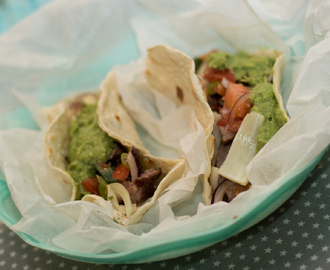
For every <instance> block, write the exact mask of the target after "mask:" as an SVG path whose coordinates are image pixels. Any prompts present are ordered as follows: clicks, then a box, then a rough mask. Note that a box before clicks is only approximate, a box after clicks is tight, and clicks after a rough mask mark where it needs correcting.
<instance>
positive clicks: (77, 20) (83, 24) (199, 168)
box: [0, 0, 330, 253]
mask: <svg viewBox="0 0 330 270" xmlns="http://www.w3.org/2000/svg"><path fill="white" fill-rule="evenodd" d="M249 2H250V3H251V6H252V7H253V8H252V7H251V6H250V5H249V4H248V2H247V1H244V0H236V1H225V0H221V1H218V0H205V1H192V0H191V1H190V0H186V1H175V2H174V1H165V0H163V1H161V0H158V1H154V0H140V1H128V0H120V1H119V0H117V1H102V0H99V1H86V0H84V1H83V0H81V1H74V2H68V1H65V0H57V1H54V2H52V3H50V4H48V5H46V6H44V7H43V8H42V9H41V10H39V11H38V12H36V13H35V14H33V15H32V16H30V17H29V18H27V19H26V20H24V21H22V22H21V23H20V24H18V25H17V26H15V27H14V28H12V29H11V30H10V31H8V32H7V33H5V34H4V35H2V36H0V55H1V57H0V74H2V75H1V79H0V89H1V91H0V105H1V106H0V112H1V113H0V127H1V128H2V129H9V128H11V127H28V128H31V127H36V124H34V123H33V121H32V118H31V116H29V115H28V114H27V111H26V110H25V109H24V108H23V107H20V106H19V102H18V101H17V98H16V97H14V96H13V94H12V93H13V91H12V90H13V89H15V90H16V91H14V93H16V96H17V97H18V98H19V99H20V100H22V101H24V103H25V105H27V106H28V107H30V108H29V109H30V111H31V113H32V115H33V117H34V119H36V122H37V123H38V125H39V126H40V128H41V130H40V131H36V130H27V129H9V130H4V131H1V132H0V168H1V170H2V171H3V173H4V174H5V176H6V181H7V183H8V187H9V189H10V191H11V194H12V198H13V200H14V201H15V203H16V205H17V207H18V209H19V210H20V212H21V214H22V216H23V218H22V219H21V221H19V222H18V223H17V224H15V225H14V226H13V227H12V229H14V230H18V231H22V232H25V233H27V234H29V235H31V236H33V237H34V238H36V239H37V240H39V241H41V242H43V243H45V244H48V245H50V246H57V247H61V248H65V249H68V250H73V251H80V252H86V253H99V252H106V253H112V252H121V251H127V250H130V249H133V248H135V247H137V246H140V247H141V246H144V245H147V244H150V243H157V242H159V241H162V240H164V239H171V238H177V237H182V236H184V235H191V234H194V233H196V232H201V231H207V230H209V229H212V228H216V227H218V226H221V225H223V224H226V223H228V222H230V221H232V220H233V216H235V215H238V216H239V215H240V214H242V213H244V212H245V211H247V210H248V209H249V208H251V207H253V206H255V205H257V204H258V203H259V202H260V201H261V200H262V199H264V198H265V197H266V196H268V195H269V194H271V192H272V190H273V189H276V188H278V187H279V186H280V185H281V181H282V180H283V179H284V178H285V177H287V176H288V175H290V174H292V173H293V172H294V171H296V170H298V169H301V168H303V167H304V166H305V165H306V164H308V162H309V161H311V160H312V159H313V158H314V157H315V156H316V155H317V154H318V153H320V152H321V151H322V149H324V148H325V147H326V146H327V145H328V143H329V141H330V129H329V125H330V117H328V115H329V104H330V94H329V92H330V91H329V89H328V85H329V84H328V78H329V74H328V73H329V70H330V68H329V67H330V64H329V63H330V62H329V61H328V58H329V55H330V46H329V45H330V44H328V43H329V38H328V29H329V27H328V26H329V24H328V18H329V17H330V12H329V9H328V4H327V3H326V2H322V1H317V0H312V1H310V3H309V6H307V3H306V2H304V4H305V5H303V4H301V5H299V6H298V7H297V9H292V8H291V6H292V5H294V6H296V5H295V4H294V2H295V1H286V3H287V2H290V4H287V5H282V6H281V5H276V4H274V1H252V0H250V1H249ZM279 2H283V1H279ZM274 8H275V10H276V12H272V11H274V10H273V9H274ZM303 10H304V11H305V10H307V13H306V19H305V20H303V19H304V18H305V15H304V14H305V12H304V11H303ZM295 12H296V13H295ZM297 12H298V13H297ZM59 14H60V15H61V16H59ZM257 14H258V15H257ZM269 14H273V15H274V14H275V15H274V17H273V18H269V19H267V18H268V15H269ZM276 14H277V15H278V16H276ZM280 14H282V16H281V15H280ZM283 14H287V16H283ZM294 14H299V15H297V17H295V16H294ZM294 18H298V19H297V20H295V19H294ZM303 21H304V22H305V25H301V24H302V23H303ZM267 22H268V23H267ZM285 26H288V28H287V27H285ZM287 29H290V31H292V32H295V33H296V34H295V35H290V36H289V35H288V34H287V32H286V30H287ZM304 29H305V32H304ZM296 30H297V31H296ZM158 43H164V44H167V45H171V46H174V47H176V48H178V49H180V50H182V51H184V52H185V53H187V54H188V55H190V56H192V57H193V56H196V55H200V54H203V53H205V52H207V51H208V50H210V49H213V48H218V49H223V50H226V51H228V52H235V50H246V51H254V50H258V49H263V48H265V47H269V48H276V49H279V50H282V51H284V52H285V53H286V57H287V58H286V59H287V61H286V65H285V69H284V71H285V76H284V77H283V84H282V86H283V87H282V90H283V96H284V100H285V101H286V100H287V99H289V100H288V110H289V113H290V116H291V117H292V120H291V121H290V123H288V124H287V125H286V126H285V127H284V128H283V129H282V130H281V131H280V132H278V134H277V135H276V136H275V137H274V138H273V139H272V140H271V141H270V142H269V144H267V145H266V147H265V148H264V149H263V150H262V151H260V153H259V154H258V155H257V156H256V157H255V159H254V160H253V162H252V163H251V164H250V168H249V169H248V175H249V178H250V181H251V182H252V184H253V188H252V189H251V190H249V191H248V192H245V193H242V194H240V195H239V196H238V197H237V198H236V199H235V200H234V201H233V202H231V203H230V204H226V203H223V202H220V203H217V204H214V205H211V206H205V205H203V204H202V203H201V192H202V186H201V184H200V182H199V181H198V177H199V176H200V175H202V174H203V173H204V172H205V169H206V165H207V164H206V159H205V156H204V155H203V153H204V151H203V149H204V137H205V135H204V132H203V129H202V128H201V126H200V125H199V123H198V122H197V121H196V117H194V112H193V108H189V107H182V108H177V107H176V106H175V105H174V104H171V102H170V101H169V100H167V99H166V98H165V97H162V96H160V95H159V94H157V93H156V92H154V91H153V90H152V89H149V88H148V86H147V85H145V81H144V78H143V76H142V75H141V73H142V72H143V68H144V62H143V60H137V59H138V58H139V56H140V52H141V55H142V56H145V55H146V48H148V47H150V46H152V45H155V44H158ZM305 48H306V52H307V53H306V57H305V60H304V61H303V62H302V59H303V58H304V54H305ZM309 48H310V49H309ZM139 49H140V52H139ZM307 49H309V50H308V51H307ZM133 59H134V60H135V62H133V63H132V64H130V65H123V66H118V67H116V68H115V72H116V74H117V75H118V78H119V80H118V87H119V90H120V92H121V94H122V96H123V101H124V103H125V104H126V106H127V108H128V109H129V111H130V112H132V115H133V117H134V118H135V119H136V121H137V122H138V130H139V132H140V134H141V136H142V139H143V142H144V143H145V145H146V146H147V148H148V149H149V150H150V151H151V152H152V153H153V154H155V155H157V156H164V157H177V156H180V157H182V158H186V159H187V166H186V168H185V172H184V175H183V177H182V178H181V179H180V180H178V181H177V182H175V183H174V184H173V185H172V186H170V187H169V188H168V190H167V192H166V193H164V194H163V196H161V198H160V199H159V200H158V201H157V203H156V204H155V205H154V206H153V207H152V208H151V209H150V210H149V211H148V212H147V213H146V214H145V215H144V217H143V218H142V220H141V221H140V223H139V224H136V225H133V226H130V227H128V228H123V227H121V226H120V225H118V224H117V223H115V222H114V221H113V220H112V219H111V218H110V216H111V213H112V212H111V210H112V209H111V204H109V205H108V207H101V206H98V205H96V204H92V203H88V202H67V199H66V194H67V192H68V190H67V187H66V186H64V185H63V184H61V181H56V179H58V178H59V176H58V175H57V174H56V173H55V172H53V171H51V170H50V168H49V167H48V165H47V163H46V162H45V156H44V155H45V154H44V151H43V135H44V132H45V128H46V126H45V121H44V118H43V115H42V113H41V111H40V108H39V109H38V106H36V105H35V104H37V103H36V102H35V101H34V100H33V98H35V99H37V100H38V101H39V102H40V103H41V104H42V105H43V106H46V105H50V104H53V103H55V102H56V101H58V100H60V99H61V98H63V97H65V96H67V95H69V94H70V93H72V92H76V91H84V90H85V91H91V90H95V89H97V88H98V86H99V84H100V83H101V81H102V79H103V78H104V77H105V75H106V74H107V72H108V71H109V70H110V69H111V68H112V67H113V66H114V65H116V64H127V63H128V62H129V61H131V60H133ZM293 85H294V88H293V92H292V94H291V95H290V92H291V89H292V86H293ZM289 96H290V98H289ZM32 97H33V98H32ZM29 99H30V101H29ZM174 119H180V121H182V122H181V123H182V124H181V125H177V126H172V127H171V122H173V123H177V122H180V121H177V122H176V121H174ZM302 145H303V146H304V147H301V146H302ZM178 149H179V150H178ZM298 150H299V151H298ZM283 161H284V162H283ZM264 168H266V170H264ZM275 168H276V174H275V173H273V172H275ZM264 172H267V173H264ZM277 172H279V173H277ZM61 191H63V198H62V199H61V201H54V199H53V198H52V192H61Z"/></svg>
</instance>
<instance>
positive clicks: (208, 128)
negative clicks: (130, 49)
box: [145, 45, 289, 205]
mask: <svg viewBox="0 0 330 270" xmlns="http://www.w3.org/2000/svg"><path fill="white" fill-rule="evenodd" d="M254 55H262V56H268V57H274V58H276V62H275V65H274V67H273V89H274V93H275V97H276V100H277V102H278V104H279V106H280V108H281V109H282V113H283V116H284V117H285V119H286V120H287V121H288V120H289V117H288V116H287V114H286V112H285V109H284V105H283V100H282V96H281V93H280V81H281V78H280V76H281V69H282V66H283V63H284V53H282V52H279V51H277V50H263V51H259V52H257V53H254ZM145 77H146V79H147V81H148V83H149V85H150V86H151V87H152V88H154V89H155V90H157V91H159V92H161V93H162V94H163V95H165V96H167V97H168V98H170V99H171V100H173V101H174V102H175V103H176V104H177V105H178V106H181V105H190V106H193V107H194V109H195V114H196V116H197V119H198V121H199V123H200V124H201V125H202V127H203V129H204V131H205V148H204V149H205V153H204V154H205V156H206V157H207V160H208V166H207V169H206V172H205V175H204V176H203V177H202V181H203V186H204V190H203V202H204V204H206V205H209V204H211V199H212V188H211V185H210V183H209V176H210V173H211V160H212V158H213V154H214V137H213V135H212V130H213V123H214V115H213V112H212V110H211V108H210V106H209V105H208V103H207V98H206V95H205V93H204V90H203V88H202V86H201V84H200V82H199V79H198V77H197V75H196V74H195V63H194V61H193V60H192V59H191V58H190V57H188V56H187V55H186V54H184V53H183V52H181V51H179V50H177V49H175V48H172V47H169V46H165V45H158V46H155V47H153V48H150V49H149V53H148V56H147V60H146V71H145Z"/></svg>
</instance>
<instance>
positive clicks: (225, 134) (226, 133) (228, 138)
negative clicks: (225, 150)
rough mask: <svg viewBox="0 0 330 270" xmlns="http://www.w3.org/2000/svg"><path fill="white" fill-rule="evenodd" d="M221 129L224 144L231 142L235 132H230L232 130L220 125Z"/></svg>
mask: <svg viewBox="0 0 330 270" xmlns="http://www.w3.org/2000/svg"><path fill="white" fill-rule="evenodd" d="M220 131H221V136H222V143H223V144H228V143H229V142H231V141H232V140H233V139H234V137H235V135H236V134H235V133H232V132H230V130H229V129H227V128H226V127H222V126H220Z"/></svg>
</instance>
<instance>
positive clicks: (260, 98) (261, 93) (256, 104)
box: [250, 80, 286, 152]
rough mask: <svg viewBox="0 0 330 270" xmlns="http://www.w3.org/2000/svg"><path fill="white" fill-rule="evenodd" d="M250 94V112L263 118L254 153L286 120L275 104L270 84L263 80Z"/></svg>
mask: <svg viewBox="0 0 330 270" xmlns="http://www.w3.org/2000/svg"><path fill="white" fill-rule="evenodd" d="M251 92H252V93H253V94H252V95H251V97H250V100H251V103H252V104H253V107H252V109H251V111H254V112H257V113H259V114H261V115H263V116H264V117H265V120H264V122H263V124H262V126H261V128H260V131H259V135H258V140H257V149H256V152H258V151H259V150H260V149H261V148H262V147H263V146H264V145H265V144H266V143H267V142H268V141H269V140H270V139H271V138H272V137H273V136H274V135H275V133H276V132H277V131H278V130H279V129H280V128H281V127H282V126H283V125H284V124H285V123H286V119H285V117H284V115H283V111H282V110H281V108H280V107H279V105H278V103H277V100H276V97H275V94H274V90H273V85H272V84H271V83H269V82H268V81H267V80H264V81H263V82H262V83H259V84H257V85H256V86H255V87H254V88H253V89H252V90H251Z"/></svg>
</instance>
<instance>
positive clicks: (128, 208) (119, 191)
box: [108, 183, 136, 217]
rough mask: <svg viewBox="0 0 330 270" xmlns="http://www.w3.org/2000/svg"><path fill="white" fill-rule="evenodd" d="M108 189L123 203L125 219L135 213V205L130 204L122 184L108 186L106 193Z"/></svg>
mask: <svg viewBox="0 0 330 270" xmlns="http://www.w3.org/2000/svg"><path fill="white" fill-rule="evenodd" d="M109 188H110V189H111V190H112V191H113V192H114V193H115V194H116V195H117V198H118V199H119V198H121V199H122V200H123V201H124V204H125V212H126V215H127V217H130V216H131V215H132V213H133V212H135V210H136V205H135V204H132V201H131V198H130V196H129V193H128V191H127V189H126V188H125V187H124V186H123V185H122V184H119V183H113V184H110V185H108V191H109Z"/></svg>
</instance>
